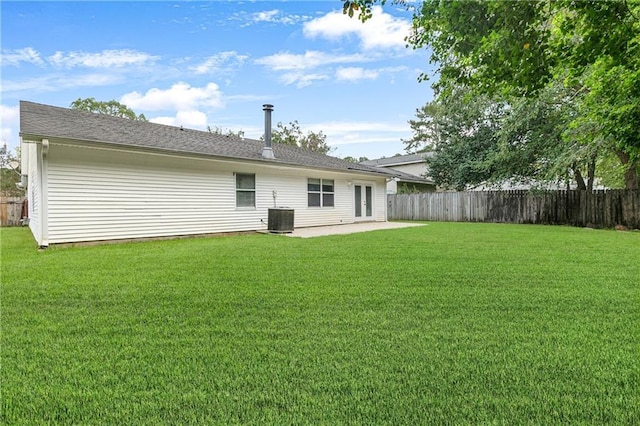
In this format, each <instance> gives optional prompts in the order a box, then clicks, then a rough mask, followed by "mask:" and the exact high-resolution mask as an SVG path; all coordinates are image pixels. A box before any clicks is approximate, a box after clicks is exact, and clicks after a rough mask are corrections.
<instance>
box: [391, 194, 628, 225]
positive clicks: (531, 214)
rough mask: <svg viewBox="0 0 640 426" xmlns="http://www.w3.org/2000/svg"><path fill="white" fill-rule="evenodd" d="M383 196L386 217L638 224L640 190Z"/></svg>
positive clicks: (462, 220)
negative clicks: (385, 205)
mask: <svg viewBox="0 0 640 426" xmlns="http://www.w3.org/2000/svg"><path fill="white" fill-rule="evenodd" d="M387 197H388V198H387V203H388V208H387V216H388V219H389V220H433V221H451V222H502V223H536V224H549V225H573V226H588V227H595V228H613V227H615V226H616V225H623V226H626V227H627V228H640V190H608V191H602V190H599V191H545V192H530V191H483V192H476V191H470V192H423V193H419V194H395V195H388V196H387Z"/></svg>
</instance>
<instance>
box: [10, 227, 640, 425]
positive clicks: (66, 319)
mask: <svg viewBox="0 0 640 426" xmlns="http://www.w3.org/2000/svg"><path fill="white" fill-rule="evenodd" d="M639 288H640V233H637V232H615V231H605V230H586V229H579V228H569V227H548V226H528V225H498V224H461V223H430V224H429V225H428V226H424V227H418V228H407V229H399V230H387V231H379V232H370V233H363V234H353V235H339V236H332V237H322V238H313V239H293V238H285V237H279V236H270V235H245V236H233V237H216V238H195V239H187V240H172V241H156V242H141V243H123V244H114V245H103V246H93V247H52V248H50V249H47V250H45V251H41V252H38V251H37V250H36V249H35V245H34V242H33V240H32V239H31V237H30V235H29V231H28V230H27V229H24V228H14V229H3V230H2V299H1V302H2V318H1V319H2V346H1V351H2V352H1V356H2V369H1V371H0V375H1V376H0V377H1V379H2V414H1V417H0V421H1V423H3V424H26V423H28V424H38V423H41V424H44V423H86V424H98V423H128V424H131V423H142V424H152V423H153V424H157V423H180V424H185V423H219V424H233V423H236V424H264V423H278V424H283V423H284V424H288V423H296V424H297V423H300V424H305V423H314V424H318V423H322V424H345V423H368V424H371V423H380V424H385V423H386V424H416V423H534V424H540V423H545V424H546V423H559V422H573V423H599V424H600V423H611V424H634V423H635V424H637V423H640V414H639V409H638V407H639V406H640V397H639V392H638V389H639V372H640V371H639V370H640V369H639V363H638V361H637V359H638V353H639V352H638V351H639V347H640V338H639V333H638V330H639V328H638V325H639V322H640V303H639V302H640V300H639Z"/></svg>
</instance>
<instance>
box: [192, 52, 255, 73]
mask: <svg viewBox="0 0 640 426" xmlns="http://www.w3.org/2000/svg"><path fill="white" fill-rule="evenodd" d="M247 58H248V56H246V55H240V54H238V52H236V51H227V52H220V53H218V54H216V55H213V56H209V57H208V58H207V59H206V60H205V61H204V62H203V63H202V64H200V65H198V66H196V67H192V68H191V69H192V70H193V71H195V72H196V73H197V74H207V73H214V72H219V71H220V70H221V69H222V68H223V67H231V68H233V67H236V66H239V65H242V64H243V63H244V61H245V60H246V59H247Z"/></svg>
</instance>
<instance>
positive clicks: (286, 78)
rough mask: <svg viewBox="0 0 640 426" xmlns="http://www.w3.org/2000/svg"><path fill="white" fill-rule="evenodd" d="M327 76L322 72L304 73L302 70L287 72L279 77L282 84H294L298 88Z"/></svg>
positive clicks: (325, 78)
mask: <svg viewBox="0 0 640 426" xmlns="http://www.w3.org/2000/svg"><path fill="white" fill-rule="evenodd" d="M328 78H329V76H327V75H324V74H305V73H303V72H288V73H285V74H283V75H282V76H281V77H280V81H282V82H283V83H284V84H286V85H289V84H295V85H296V87H297V88H298V89H301V88H303V87H307V86H310V85H311V84H313V82H314V81H318V80H327V79H328Z"/></svg>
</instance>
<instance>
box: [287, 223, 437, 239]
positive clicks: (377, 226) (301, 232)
mask: <svg viewBox="0 0 640 426" xmlns="http://www.w3.org/2000/svg"><path fill="white" fill-rule="evenodd" d="M425 225H426V224H425V223H415V222H363V223H349V224H344V225H332V226H313V227H309V228H298V229H294V231H293V232H292V233H289V234H283V235H286V236H287V237H295V238H313V237H324V236H327V235H339V234H355V233H358V232H368V231H380V230H384V229H399V228H409V227H413V226H425Z"/></svg>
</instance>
